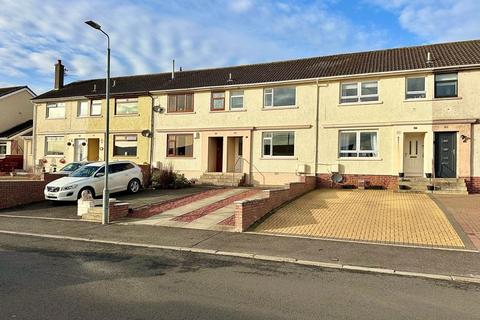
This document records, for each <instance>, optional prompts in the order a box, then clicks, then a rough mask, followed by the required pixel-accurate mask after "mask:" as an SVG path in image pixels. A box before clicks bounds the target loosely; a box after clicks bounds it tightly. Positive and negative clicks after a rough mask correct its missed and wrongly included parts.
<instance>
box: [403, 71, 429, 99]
mask: <svg viewBox="0 0 480 320" xmlns="http://www.w3.org/2000/svg"><path fill="white" fill-rule="evenodd" d="M410 79H423V86H424V88H425V89H424V90H423V91H408V80H410ZM409 94H411V95H421V94H423V95H424V96H423V97H422V98H409V97H408V95H409ZM426 98H427V77H425V76H419V77H407V78H405V100H421V99H426Z"/></svg>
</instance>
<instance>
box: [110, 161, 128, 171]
mask: <svg viewBox="0 0 480 320" xmlns="http://www.w3.org/2000/svg"><path fill="white" fill-rule="evenodd" d="M108 168H109V172H111V173H117V172H122V171H125V170H129V169H133V168H134V165H133V164H131V163H128V162H127V163H113V164H110V165H109V166H108Z"/></svg>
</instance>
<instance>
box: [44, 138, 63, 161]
mask: <svg viewBox="0 0 480 320" xmlns="http://www.w3.org/2000/svg"><path fill="white" fill-rule="evenodd" d="M63 141H64V138H63V137H62V136H58V137H45V154H46V155H47V156H61V155H63V150H64V143H63Z"/></svg>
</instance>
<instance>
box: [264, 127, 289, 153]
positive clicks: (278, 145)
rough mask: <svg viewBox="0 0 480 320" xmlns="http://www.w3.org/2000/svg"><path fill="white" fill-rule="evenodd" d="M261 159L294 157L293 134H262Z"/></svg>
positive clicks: (280, 132)
mask: <svg viewBox="0 0 480 320" xmlns="http://www.w3.org/2000/svg"><path fill="white" fill-rule="evenodd" d="M262 140H263V143H262V156H263V157H293V156H294V155H295V132H293V131H279V132H264V133H263V137H262Z"/></svg>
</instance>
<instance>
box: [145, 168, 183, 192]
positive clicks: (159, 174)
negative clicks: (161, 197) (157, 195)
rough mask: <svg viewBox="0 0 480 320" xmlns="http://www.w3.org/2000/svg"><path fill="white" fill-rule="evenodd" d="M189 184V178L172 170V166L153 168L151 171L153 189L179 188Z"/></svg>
mask: <svg viewBox="0 0 480 320" xmlns="http://www.w3.org/2000/svg"><path fill="white" fill-rule="evenodd" d="M190 185H191V182H190V180H188V179H187V178H185V175H183V174H179V173H177V172H175V171H173V167H172V166H166V167H165V168H162V169H155V170H154V171H153V173H152V187H154V188H155V189H180V188H187V187H190Z"/></svg>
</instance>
